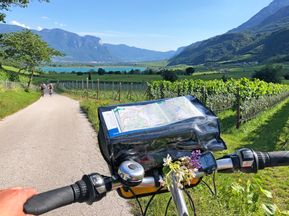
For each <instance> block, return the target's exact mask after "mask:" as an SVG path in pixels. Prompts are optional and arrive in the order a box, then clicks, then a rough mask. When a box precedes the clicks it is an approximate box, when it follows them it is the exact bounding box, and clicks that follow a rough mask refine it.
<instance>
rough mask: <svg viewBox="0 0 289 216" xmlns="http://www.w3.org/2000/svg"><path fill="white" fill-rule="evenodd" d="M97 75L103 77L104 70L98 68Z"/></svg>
mask: <svg viewBox="0 0 289 216" xmlns="http://www.w3.org/2000/svg"><path fill="white" fill-rule="evenodd" d="M97 74H98V75H104V74H105V70H104V69H103V68H98V70H97Z"/></svg>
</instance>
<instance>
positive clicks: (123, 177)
mask: <svg viewBox="0 0 289 216" xmlns="http://www.w3.org/2000/svg"><path fill="white" fill-rule="evenodd" d="M144 174H145V171H144V168H143V166H142V165H140V164H139V163H137V162H135V161H133V160H128V161H124V162H122V163H121V164H120V166H119V168H118V175H119V177H120V181H121V182H122V183H123V184H124V185H126V186H129V187H134V186H137V185H139V184H140V183H141V182H142V180H143V178H144Z"/></svg>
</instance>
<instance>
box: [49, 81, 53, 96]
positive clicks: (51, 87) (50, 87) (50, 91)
mask: <svg viewBox="0 0 289 216" xmlns="http://www.w3.org/2000/svg"><path fill="white" fill-rule="evenodd" d="M48 91H49V95H50V96H51V95H52V92H53V85H52V83H49V84H48Z"/></svg>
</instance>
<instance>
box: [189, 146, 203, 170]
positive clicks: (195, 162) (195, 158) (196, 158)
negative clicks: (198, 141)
mask: <svg viewBox="0 0 289 216" xmlns="http://www.w3.org/2000/svg"><path fill="white" fill-rule="evenodd" d="M200 158H201V151H200V150H194V151H192V154H191V157H190V159H191V160H190V165H191V166H192V167H194V168H196V169H200V168H201V163H200Z"/></svg>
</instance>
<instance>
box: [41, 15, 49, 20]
mask: <svg viewBox="0 0 289 216" xmlns="http://www.w3.org/2000/svg"><path fill="white" fill-rule="evenodd" d="M40 18H41V19H45V20H50V18H49V17H47V16H42V17H40Z"/></svg>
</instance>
